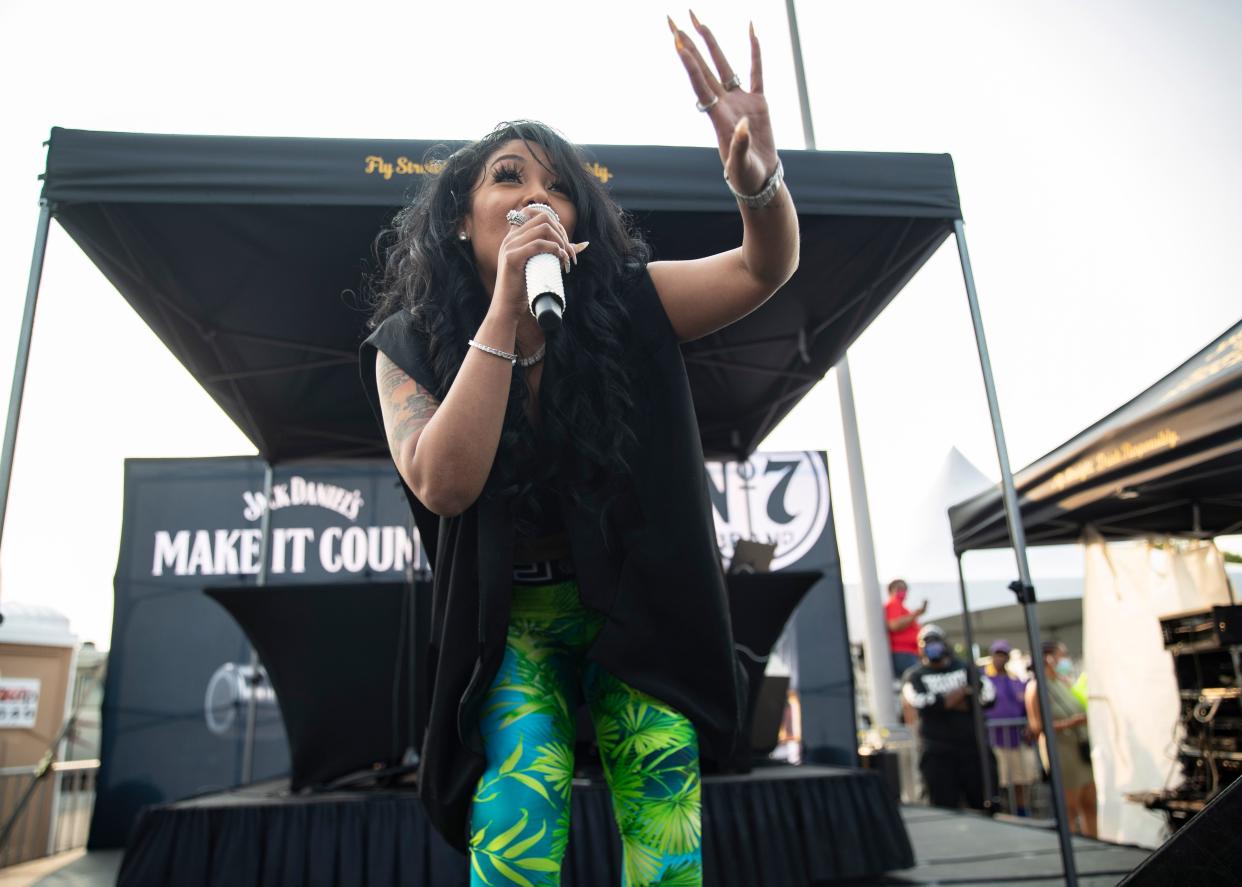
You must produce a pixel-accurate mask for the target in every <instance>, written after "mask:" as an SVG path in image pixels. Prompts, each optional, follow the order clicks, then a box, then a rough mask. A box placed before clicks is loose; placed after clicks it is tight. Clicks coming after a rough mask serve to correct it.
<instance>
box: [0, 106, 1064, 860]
mask: <svg viewBox="0 0 1242 887" xmlns="http://www.w3.org/2000/svg"><path fill="white" fill-rule="evenodd" d="M804 116H805V114H804ZM432 144H433V143H431V142H417V141H365V140H344V139H339V140H337V139H333V140H326V139H295V138H235V137H215V136H211V137H203V136H169V135H149V134H127V133H104V132H87V131H79V130H67V129H60V128H56V129H54V130H53V131H52V136H51V139H50V141H49V150H48V166H47V173H46V174H45V176H44V179H45V183H44V189H43V195H42V199H41V211H40V216H39V223H38V229H37V235H36V241H35V251H34V256H33V258H32V262H31V274H30V282H29V285H28V288H27V298H26V307H25V313H24V315H23V323H22V329H21V333H20V338H19V343H18V351H17V360H16V368H15V371H14V380H13V394H12V397H11V399H10V409H9V416H8V421H7V424H6V431H5V440H4V449H3V453H2V454H0V462H2V463H3V464H2V465H0V484H3V486H2V487H0V534H2V533H3V519H4V509H5V507H6V505H7V499H8V483H9V477H10V474H11V469H12V455H13V446H14V443H15V440H16V432H17V424H18V421H19V419H20V408H21V396H22V391H23V387H24V376H25V368H26V361H27V357H28V354H29V347H30V337H31V331H32V328H33V319H34V311H35V305H36V302H37V295H38V287H39V277H40V273H41V269H42V264H43V258H44V251H45V248H46V242H47V231H48V228H49V225H50V221H51V218H52V216H55V217H56V218H57V219H59V220H60V222H61V225H62V227H63V228H64V229H65V230H66V231H68V232H69V234H70V235H71V236H72V237H73V238H74V239H75V240H76V241H77V242H78V244H79V245H80V246H81V247H82V249H83V250H84V251H85V252H86V253H87V254H88V255H89V256H90V257H91V258H92V260H93V261H94V262H95V263H96V264H97V265H98V266H99V267H100V269H101V270H102V271H103V272H104V274H105V275H106V276H107V277H108V278H109V279H110V280H111V281H112V282H113V283H114V284H115V285H116V287H117V289H118V290H120V292H121V293H122V295H124V296H125V298H126V299H127V300H128V301H129V302H130V304H131V305H132V306H133V307H134V309H135V310H136V311H137V312H138V313H139V315H140V316H141V317H142V318H143V319H144V320H145V321H146V322H147V324H148V325H149V326H151V328H152V329H153V330H154V331H155V332H156V334H157V335H158V336H159V337H160V338H161V340H162V341H164V342H165V344H166V345H167V346H168V347H169V348H170V350H172V352H173V353H174V354H175V355H176V356H177V358H178V359H179V360H181V362H182V363H183V364H184V365H185V366H186V368H187V369H188V370H189V371H190V372H191V373H192V374H193V375H194V377H195V378H196V379H197V380H198V381H199V382H200V383H201V384H202V385H203V386H204V387H205V388H206V389H207V390H208V392H209V393H210V394H211V395H212V397H213V398H214V399H215V400H216V401H217V403H219V404H220V406H221V407H222V409H224V411H225V412H226V413H227V414H228V415H229V416H230V417H231V418H232V419H233V420H234V421H235V422H236V423H237V424H238V426H239V427H240V428H241V429H242V430H243V432H244V433H245V434H246V435H247V436H248V437H249V438H250V440H251V441H252V442H253V443H254V444H255V446H256V448H257V449H258V450H259V453H260V455H262V456H263V458H264V459H265V460H267V462H268V466H269V468H268V486H269V487H270V481H271V465H272V464H274V463H277V462H284V461H287V460H293V459H298V458H306V457H343V456H344V457H347V456H359V457H361V456H373V455H379V454H383V453H384V452H385V447H384V444H383V442H382V441H381V440H380V436H379V433H378V431H377V429H376V428H375V427H374V421H373V419H372V417H371V416H370V415H369V414H368V411H367V408H366V406H365V405H364V403H363V399H362V398H360V397H358V382H357V378H356V373H355V371H356V367H355V365H354V362H355V348H356V346H357V344H358V343H359V341H360V340H361V338H362V336H363V330H364V326H363V321H364V318H365V314H366V311H365V306H364V305H363V304H362V301H361V299H360V298H359V297H358V296H357V295H356V294H354V291H355V290H356V289H357V288H358V287H359V285H360V281H361V278H362V272H363V270H364V268H366V267H367V265H368V264H369V259H368V257H369V256H370V251H371V242H372V239H373V237H374V235H375V233H376V231H377V230H378V229H379V228H380V227H381V226H382V225H383V224H384V223H385V222H386V221H387V220H388V219H389V218H390V216H391V214H392V212H393V210H394V209H395V208H396V207H397V206H399V205H400V204H401V203H403V202H404V200H405V199H406V198H407V195H408V193H409V190H410V188H411V187H413V186H415V185H414V183H416V182H417V181H418V179H419V178H420V177H422V176H425V175H427V174H428V173H429V172H430V170H429V169H428V168H427V167H426V166H424V164H423V163H422V162H420V161H421V160H422V159H423V158H424V156H425V155H426V150H427V149H428V148H429V147H431V146H432ZM452 146H453V145H452V143H449V145H448V147H450V148H451V147H452ZM588 153H589V155H590V156H591V169H592V171H593V172H594V173H595V174H596V175H598V176H599V177H600V178H601V179H602V180H605V181H606V182H607V184H608V186H609V187H610V188H611V190H612V193H613V195H614V197H615V198H616V200H617V202H618V203H619V204H620V205H621V206H622V207H623V208H625V209H626V210H627V211H629V212H631V213H633V214H634V215H635V216H636V217H637V219H638V222H639V224H640V227H642V228H643V229H644V230H645V231H646V233H647V235H648V238H649V240H650V241H651V242H652V244H653V246H654V248H655V253H656V256H657V258H674V259H675V258H682V257H691V256H700V255H705V254H709V253H711V252H715V251H719V250H721V249H726V248H730V247H732V246H735V245H736V244H737V243H738V242H739V238H740V233H741V229H740V221H739V218H738V215H737V211H736V206H735V204H734V202H733V200H732V198H731V197H730V196H729V195H728V192H727V191H726V190H725V188H724V184H723V182H722V181H721V180H720V178H719V167H718V163H719V158H718V156H717V154H716V152H715V151H714V150H712V149H706V148H703V149H698V148H668V147H641V146H640V147H624V146H597V147H590V148H588ZM782 154H783V158H784V161H785V168H786V180H787V181H788V183H789V185H790V189H791V191H792V192H793V193H794V194H796V199H797V205H798V209H799V221H800V224H801V230H802V250H801V256H800V262H801V264H800V268H799V271H798V272H797V274H796V275H795V276H794V278H793V279H792V280H791V281H790V282H789V283H788V284H787V285H786V286H785V287H784V289H783V291H782V293H781V294H780V296H779V297H778V298H775V299H773V300H772V301H771V302H769V303H768V304H767V305H765V306H764V307H763V308H761V309H759V310H758V311H756V312H755V313H754V314H752V315H751V316H749V317H747V318H745V319H744V320H742V321H740V322H738V323H737V324H734V325H732V326H731V327H729V328H728V329H726V330H724V331H722V332H720V333H717V334H714V335H712V336H709V337H706V338H704V339H701V340H699V341H697V342H694V343H691V344H689V345H687V346H686V347H685V357H686V362H687V365H688V369H689V372H690V382H691V387H692V390H693V393H694V400H695V406H696V410H697V414H698V419H699V424H700V429H701V432H702V437H703V446H704V451H705V453H706V454H707V455H708V456H709V457H716V458H742V457H745V456H746V455H748V454H749V453H750V452H752V451H753V450H754V448H755V447H756V446H757V445H758V444H759V442H760V441H761V440H762V439H763V437H764V436H765V435H766V433H767V432H768V431H770V430H771V429H772V428H773V427H774V426H775V425H776V423H777V422H779V420H780V419H781V418H782V417H783V416H784V415H786V414H787V413H788V412H789V410H791V409H792V408H793V406H794V404H796V403H797V401H798V400H799V399H800V398H801V397H802V396H803V395H804V394H805V393H806V392H807V391H808V390H809V389H810V388H811V387H812V386H813V385H814V384H815V383H816V382H818V381H819V380H820V379H821V378H822V377H823V375H824V374H825V373H826V372H827V370H828V369H829V368H830V367H831V366H833V364H834V363H835V362H836V361H837V360H838V359H839V358H841V357H842V356H843V355H844V354H845V351H846V350H847V348H848V347H849V345H850V343H851V342H853V341H854V340H855V339H856V338H857V337H858V335H859V334H860V333H861V332H862V331H863V330H864V329H865V328H866V326H867V325H868V324H869V323H870V321H871V320H872V319H873V318H874V317H875V316H876V315H877V314H878V313H879V312H880V311H881V310H882V309H883V308H884V306H885V305H887V304H888V302H889V301H890V300H891V299H892V298H893V297H894V296H895V295H896V293H897V292H898V291H900V289H901V288H902V287H903V286H904V285H905V283H906V282H907V281H908V280H909V279H910V278H911V277H912V276H913V275H914V274H915V272H917V270H918V269H919V268H920V267H921V266H922V264H923V263H924V262H925V261H926V260H927V259H928V258H929V257H930V256H931V255H932V253H933V252H935V250H936V249H937V248H938V247H939V246H940V244H941V243H942V242H943V241H944V240H945V239H946V238H947V237H948V235H949V233H950V232H952V233H954V235H955V237H956V241H957V246H958V253H959V258H960V260H961V263H962V270H963V277H964V282H965V286H966V293H967V298H968V302H969V306H970V310H971V317H972V321H973V324H974V328H975V338H976V342H977V344H978V348H979V356H980V363H981V367H982V370H983V377H984V385H985V390H986V392H987V397H988V407H989V412H990V413H991V416H992V421H993V431H994V435H995V438H996V443H997V453H998V458H999V461H1000V467H1001V476H1002V482H1003V483H1004V485H1005V487H1006V497H1005V501H1006V506H1007V512H1008V513H1009V516H1010V520H1009V527H1010V533H1011V535H1012V537H1013V540H1014V547H1015V550H1016V552H1017V559H1018V568H1019V573H1020V575H1021V577H1022V584H1023V586H1024V587H1028V588H1029V585H1030V582H1029V569H1028V567H1027V565H1026V559H1025V549H1024V542H1023V538H1022V526H1021V523H1020V522H1018V521H1017V520H1016V514H1017V508H1016V505H1015V504H1014V501H1015V500H1014V497H1013V493H1012V477H1011V474H1010V470H1009V464H1008V455H1007V450H1006V446H1005V442H1004V435H1003V431H1002V428H1001V422H1000V416H999V404H998V402H997V398H996V392H995V385H994V383H993V380H992V375H991V364H990V359H989V357H988V353H987V345H986V339H985V336H984V331H983V324H982V319H981V315H980V312H979V306H978V298H977V295H976V292H975V286H974V279H973V274H972V271H971V267H970V261H969V254H968V252H967V249H966V241H965V229H964V224H963V222H962V214H961V210H960V206H959V201H958V195H957V187H956V182H955V179H954V174H953V167H952V161H951V159H950V158H949V157H948V156H947V155H910V154H874V153H843V152H818V151H786V152H782ZM570 310H572V307H571V308H570ZM266 552H267V528H266V526H265V529H264V545H263V553H262V554H261V558H262V560H261V563H262V564H264V565H266V563H267V560H268V558H267V554H266ZM264 581H265V576H264V575H263V574H262V573H261V574H260V584H262V583H263V582H264ZM1030 597H1031V599H1032V600H1033V595H1030ZM1031 616H1032V612H1031V608H1030V606H1028V625H1029V631H1030V633H1031V635H1032V637H1035V638H1037V633H1038V628H1037V626H1035V625H1034V624H1033V622H1032V620H1031ZM1040 696H1041V707H1042V708H1043V711H1044V716H1045V717H1050V713H1049V708H1048V701H1047V698H1046V694H1044V693H1042V692H1041V694H1040ZM1052 770H1053V774H1052V777H1053V781H1054V786H1059V783H1060V772H1059V764H1058V761H1057V758H1056V754H1055V750H1054V752H1053V757H1052ZM1054 794H1055V796H1056V798H1057V801H1056V803H1057V806H1058V827H1059V832H1060V839H1061V849H1062V856H1063V858H1064V860H1065V865H1066V871H1067V877H1068V878H1069V879H1070V881H1071V883H1073V875H1072V858H1071V857H1069V851H1068V847H1069V838H1068V831H1067V830H1066V825H1065V816H1064V810H1063V807H1062V805H1061V803H1060V801H1059V798H1060V793H1059V791H1058V792H1054Z"/></svg>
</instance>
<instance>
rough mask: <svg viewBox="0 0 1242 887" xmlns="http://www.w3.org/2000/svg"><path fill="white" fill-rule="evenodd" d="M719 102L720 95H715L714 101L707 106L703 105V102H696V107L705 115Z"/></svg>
mask: <svg viewBox="0 0 1242 887" xmlns="http://www.w3.org/2000/svg"><path fill="white" fill-rule="evenodd" d="M718 101H720V96H718V95H714V96H712V100H711V101H710V102H708V103H707V104H706V105H705V104H703V103H702V102H695V103H694V107H696V108H698V109H699V110H700V111H702V112H704V113H707V112H708V111H710V110H711V109H712V108H714V107H716V102H718Z"/></svg>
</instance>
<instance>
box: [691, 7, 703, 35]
mask: <svg viewBox="0 0 1242 887" xmlns="http://www.w3.org/2000/svg"><path fill="white" fill-rule="evenodd" d="M689 12H690V21H691V22H693V23H694V27H695V28H696V29H697V30H700V31H701V30H703V23H702V22H701V21H699V17H698V16H697V15H695V14H694V10H693V9H691V10H689Z"/></svg>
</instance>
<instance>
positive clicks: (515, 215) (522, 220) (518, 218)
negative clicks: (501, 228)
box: [505, 209, 529, 228]
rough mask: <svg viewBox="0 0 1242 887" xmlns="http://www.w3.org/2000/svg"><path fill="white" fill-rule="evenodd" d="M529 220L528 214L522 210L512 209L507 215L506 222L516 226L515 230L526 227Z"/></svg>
mask: <svg viewBox="0 0 1242 887" xmlns="http://www.w3.org/2000/svg"><path fill="white" fill-rule="evenodd" d="M528 218H529V217H528V216H527V215H526V213H524V212H522V211H521V210H520V209H511V210H509V211H508V212H507V213H505V221H506V222H508V223H509V224H510V225H512V226H514V227H515V228H516V227H519V226H521V225H525V224H526V222H527V221H528Z"/></svg>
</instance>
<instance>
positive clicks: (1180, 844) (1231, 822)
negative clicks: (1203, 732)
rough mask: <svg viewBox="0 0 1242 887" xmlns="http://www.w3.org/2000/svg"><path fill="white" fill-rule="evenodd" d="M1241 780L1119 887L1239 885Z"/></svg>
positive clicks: (1241, 847) (1241, 869)
mask: <svg viewBox="0 0 1242 887" xmlns="http://www.w3.org/2000/svg"><path fill="white" fill-rule="evenodd" d="M1239 823H1242V779H1239V780H1235V781H1234V782H1233V783H1232V784H1230V785H1229V787H1228V788H1226V789H1225V790H1224V791H1222V792H1221V793H1220V794H1218V795H1217V796H1216V797H1215V798H1213V799H1212V800H1211V801H1210V802H1209V803H1208V805H1207V806H1206V807H1204V808H1203V809H1202V810H1200V811H1199V812H1198V813H1196V814H1195V815H1194V817H1192V818H1191V819H1190V820H1189V821H1187V822H1186V824H1185V825H1183V826H1182V827H1181V828H1179V829H1178V830H1177V831H1176V832H1175V833H1174V834H1173V837H1171V838H1169V840H1168V841H1166V842H1165V844H1164V846H1163V847H1161V848H1160V849H1159V850H1157V851H1156V852H1155V853H1153V854H1152V855H1151V856H1149V857H1147V859H1146V860H1144V861H1143V864H1142V865H1140V866H1139V867H1138V868H1136V869H1135V870H1134V871H1132V872H1131V873H1130V874H1129V875H1128V876H1127V877H1126V879H1125V880H1124V881H1122V882H1121V884H1120V885H1119V887H1165V885H1167V884H1176V885H1178V887H1198V885H1204V887H1207V885H1212V887H1216V885H1219V884H1236V883H1238V878H1239V872H1242V840H1239V838H1238V824H1239Z"/></svg>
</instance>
